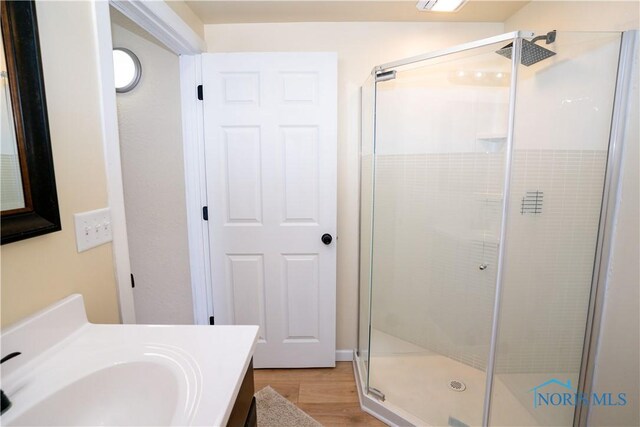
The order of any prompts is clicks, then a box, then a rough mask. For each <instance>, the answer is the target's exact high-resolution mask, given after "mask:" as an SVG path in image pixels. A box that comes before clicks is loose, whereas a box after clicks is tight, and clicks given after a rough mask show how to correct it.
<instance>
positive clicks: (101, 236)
mask: <svg viewBox="0 0 640 427" xmlns="http://www.w3.org/2000/svg"><path fill="white" fill-rule="evenodd" d="M73 219H74V221H75V225H76V245H77V247H78V252H84V251H86V250H87V249H91V248H95V247H96V246H100V245H102V244H104V243H107V242H110V241H112V240H113V234H112V232H111V210H110V209H109V208H104V209H97V210H95V211H89V212H82V213H77V214H74V215H73Z"/></svg>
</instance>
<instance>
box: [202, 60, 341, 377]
mask: <svg viewBox="0 0 640 427" xmlns="http://www.w3.org/2000/svg"><path fill="white" fill-rule="evenodd" d="M202 58H203V60H202V64H203V65H202V66H203V73H202V74H203V77H202V80H203V87H204V89H203V93H204V100H203V102H204V130H205V152H206V172H207V173H206V175H207V199H208V206H209V207H208V212H209V222H208V224H209V239H210V248H211V250H210V252H211V272H212V279H213V280H212V281H213V302H214V316H215V323H216V324H217V325H245V324H252V325H259V326H260V332H259V341H258V345H257V349H256V353H255V356H254V365H255V367H257V368H268V367H271V368H276V367H278V368H298V367H329V366H335V331H336V237H337V236H336V143H337V128H336V120H337V57H336V54H334V53H220V54H217V53H216V54H203V55H202ZM325 235H326V236H325ZM323 236H324V238H323ZM329 236H330V237H329ZM323 239H324V240H325V241H324V242H323ZM329 240H331V241H329Z"/></svg>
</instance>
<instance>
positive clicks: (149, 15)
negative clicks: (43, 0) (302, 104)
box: [92, 0, 211, 323]
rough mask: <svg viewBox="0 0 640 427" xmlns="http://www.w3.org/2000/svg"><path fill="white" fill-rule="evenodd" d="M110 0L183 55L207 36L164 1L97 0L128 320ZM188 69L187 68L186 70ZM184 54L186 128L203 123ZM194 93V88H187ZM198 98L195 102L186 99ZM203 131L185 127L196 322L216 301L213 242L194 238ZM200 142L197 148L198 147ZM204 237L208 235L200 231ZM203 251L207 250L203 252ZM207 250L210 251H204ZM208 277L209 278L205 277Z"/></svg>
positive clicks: (127, 319) (107, 142)
mask: <svg viewBox="0 0 640 427" xmlns="http://www.w3.org/2000/svg"><path fill="white" fill-rule="evenodd" d="M109 5H112V6H114V7H115V8H116V9H117V10H119V11H120V12H122V13H123V14H124V15H125V16H127V17H128V18H129V19H131V20H132V21H133V22H135V23H136V24H137V25H139V26H140V27H141V28H143V29H145V30H146V31H148V32H149V33H150V34H152V35H153V36H154V37H156V38H157V39H158V40H160V41H161V42H163V43H164V44H165V45H166V46H167V47H168V48H169V49H170V50H172V51H173V52H174V53H175V54H177V55H194V54H200V53H202V52H204V51H206V45H205V43H204V41H203V40H202V39H201V38H200V37H199V36H198V35H197V34H196V33H195V32H194V31H193V30H192V29H191V28H190V27H189V26H188V25H187V24H186V23H185V22H184V21H182V19H181V18H180V17H179V16H178V15H177V14H176V13H175V12H174V11H173V10H172V9H171V8H170V7H169V6H167V5H166V4H165V3H164V2H162V1H135V0H111V1H110V2H106V1H96V2H92V7H93V18H94V20H95V26H96V33H95V48H96V57H97V61H98V65H99V66H98V76H99V78H98V93H99V97H100V104H101V111H100V114H101V119H102V140H103V141H102V142H103V146H104V157H105V172H106V178H107V194H108V200H109V207H110V208H111V221H112V224H113V243H112V247H113V262H114V273H115V280H116V286H117V289H118V301H119V306H120V320H121V321H122V323H135V322H136V318H135V311H134V304H133V292H132V290H131V265H130V261H129V244H128V241H127V226H126V217H125V210H124V192H123V186H122V169H121V164H120V141H119V137H118V120H117V107H116V96H115V90H114V77H113V57H112V38H111V18H110V14H109ZM183 71H184V72H183ZM187 71H188V69H185V68H184V67H183V61H182V60H181V75H180V80H181V82H180V84H181V88H182V90H183V91H184V90H187V92H185V93H183V94H182V122H183V128H184V129H186V128H187V127H188V126H187V125H188V124H193V123H198V120H202V119H201V117H202V116H200V119H199V118H198V110H197V100H196V97H195V86H194V85H193V79H194V75H193V74H192V73H189V72H187ZM187 93H190V94H187ZM189 98H191V99H192V104H193V105H195V108H194V107H193V106H192V105H187V104H189V103H188V102H186V100H187V99H189ZM197 126H198V129H199V131H197V132H193V131H188V130H187V131H184V132H183V138H184V141H183V145H184V150H185V151H184V153H185V166H187V165H188V166H189V167H185V185H186V198H187V200H186V203H187V214H188V218H187V221H188V228H189V251H190V259H191V285H192V288H193V297H194V298H193V301H194V318H195V321H196V323H202V322H203V320H204V322H205V323H208V316H206V313H205V316H206V317H205V318H204V319H203V318H202V315H203V308H202V305H203V304H202V299H201V298H203V297H206V304H204V307H207V306H209V305H211V301H210V298H208V297H207V292H208V289H207V288H208V286H207V283H208V282H207V277H209V276H208V274H209V271H208V268H207V264H206V263H205V264H204V265H203V264H202V263H201V262H198V260H199V258H201V257H203V256H204V257H205V258H207V259H208V246H207V247H204V246H201V245H200V246H198V238H197V237H196V238H195V241H194V242H192V239H194V237H193V236H194V233H192V230H193V229H195V230H197V228H198V227H202V224H201V222H202V219H201V217H200V215H198V216H197V217H194V215H193V212H192V210H193V209H192V207H193V206H194V204H195V203H196V201H197V203H201V199H200V198H199V197H198V194H199V193H200V190H201V189H200V187H199V182H200V180H201V179H202V180H203V179H204V169H202V170H200V169H199V168H191V165H192V164H194V163H193V162H194V159H195V160H196V161H197V157H194V156H197V155H198V152H197V151H195V150H197V149H198V147H201V145H200V142H199V139H198V138H199V136H200V137H201V135H199V133H201V129H202V124H201V123H198V125H197ZM194 148H195V149H194ZM199 239H200V240H202V239H203V237H202V236H200V237H199ZM201 251H203V252H201ZM204 251H206V252H204ZM203 277H204V278H205V279H204V280H203V279H202V278H203Z"/></svg>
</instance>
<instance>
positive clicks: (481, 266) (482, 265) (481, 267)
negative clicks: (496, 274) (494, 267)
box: [478, 264, 487, 271]
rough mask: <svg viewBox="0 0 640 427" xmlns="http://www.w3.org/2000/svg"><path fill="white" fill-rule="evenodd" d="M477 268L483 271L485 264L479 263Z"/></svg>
mask: <svg viewBox="0 0 640 427" xmlns="http://www.w3.org/2000/svg"><path fill="white" fill-rule="evenodd" d="M478 268H479V269H480V271H484V270H486V269H487V264H480V265H479V266H478Z"/></svg>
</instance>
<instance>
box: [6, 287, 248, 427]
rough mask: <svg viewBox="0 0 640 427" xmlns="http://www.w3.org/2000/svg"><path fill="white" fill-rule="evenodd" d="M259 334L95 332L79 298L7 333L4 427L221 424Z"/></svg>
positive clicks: (187, 329) (111, 328)
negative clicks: (10, 355) (16, 353)
mask: <svg viewBox="0 0 640 427" xmlns="http://www.w3.org/2000/svg"><path fill="white" fill-rule="evenodd" d="M257 332H258V327H257V326H143V325H94V324H91V323H89V322H88V321H87V319H86V315H85V312H84V304H83V302H82V297H81V296H80V295H72V296H71V297H69V298H66V299H65V300H63V301H61V302H60V303H58V304H56V305H54V306H51V307H50V308H48V309H46V310H44V311H42V312H40V313H38V314H36V315H34V316H32V317H30V318H28V319H26V320H24V321H23V322H20V323H19V324H18V325H16V326H14V327H11V328H10V329H9V330H7V331H3V332H2V345H1V348H2V356H3V357H4V356H5V355H7V354H9V353H12V352H21V353H22V354H20V355H19V356H16V357H14V358H12V359H10V360H7V361H6V362H4V363H3V364H2V366H1V369H2V371H1V379H2V384H1V387H2V390H3V391H4V393H5V394H6V395H7V397H8V398H9V400H11V402H12V406H11V408H9V410H7V411H6V412H5V413H4V414H2V417H1V419H0V424H2V425H6V426H21V425H30V426H40V425H48V426H52V425H65V426H67V425H69V426H71V425H83V426H92V425H110V426H124V425H126V426H131V425H154V426H158V425H215V426H217V425H225V424H226V422H227V420H228V418H229V415H230V413H231V409H232V408H233V404H234V402H235V399H236V397H237V394H238V391H239V390H240V385H241V382H242V379H243V377H244V374H245V373H246V370H247V368H248V366H249V363H250V361H251V357H252V355H253V351H254V349H255V344H256V340H257Z"/></svg>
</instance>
